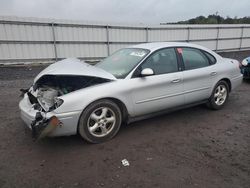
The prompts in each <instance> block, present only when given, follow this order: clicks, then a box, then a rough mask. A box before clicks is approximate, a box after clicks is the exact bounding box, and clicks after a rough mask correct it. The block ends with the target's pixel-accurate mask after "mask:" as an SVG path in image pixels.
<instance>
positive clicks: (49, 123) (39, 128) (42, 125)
mask: <svg viewBox="0 0 250 188" xmlns="http://www.w3.org/2000/svg"><path fill="white" fill-rule="evenodd" d="M60 123H61V122H60V121H59V119H58V118H57V117H56V116H52V117H51V118H49V119H46V118H44V117H43V116H42V114H41V113H40V112H37V113H36V117H35V120H34V121H33V122H32V123H31V129H32V137H33V138H34V139H35V140H38V139H41V138H44V137H46V136H47V135H49V134H50V133H51V132H53V131H54V130H55V129H56V128H57V126H59V125H60Z"/></svg>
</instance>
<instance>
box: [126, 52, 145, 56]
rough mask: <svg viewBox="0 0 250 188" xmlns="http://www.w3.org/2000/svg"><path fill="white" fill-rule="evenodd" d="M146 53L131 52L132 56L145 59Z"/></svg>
mask: <svg viewBox="0 0 250 188" xmlns="http://www.w3.org/2000/svg"><path fill="white" fill-rule="evenodd" d="M145 54H146V53H145V52H144V51H138V52H131V53H130V55H133V56H138V57H143V56H144V55H145Z"/></svg>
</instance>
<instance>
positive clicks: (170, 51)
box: [140, 48, 178, 75]
mask: <svg viewBox="0 0 250 188" xmlns="http://www.w3.org/2000/svg"><path fill="white" fill-rule="evenodd" d="M145 68H151V69H152V70H153V71H154V74H155V75H159V74H165V73H171V72H177V71H178V63H177V57H176V53H175V50H174V48H166V49H161V50H159V51H157V52H155V53H153V54H152V55H151V56H150V57H149V58H148V59H146V61H145V62H144V63H143V64H142V65H141V66H140V70H143V69H145Z"/></svg>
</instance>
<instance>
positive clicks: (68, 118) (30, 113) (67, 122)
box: [19, 94, 81, 136]
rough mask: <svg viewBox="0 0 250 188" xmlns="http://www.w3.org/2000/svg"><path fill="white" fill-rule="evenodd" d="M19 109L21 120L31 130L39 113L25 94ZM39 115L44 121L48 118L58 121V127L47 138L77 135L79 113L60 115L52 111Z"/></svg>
mask: <svg viewBox="0 0 250 188" xmlns="http://www.w3.org/2000/svg"><path fill="white" fill-rule="evenodd" d="M19 108H20V111H21V118H22V120H23V121H24V122H25V124H26V125H27V126H28V127H29V128H30V129H32V126H31V125H32V123H33V122H34V121H35V119H36V114H37V113H38V112H40V111H38V110H35V109H34V107H33V105H32V104H31V103H30V100H29V98H28V95H27V94H25V95H24V97H23V99H22V100H21V101H20V103H19ZM40 113H41V115H42V116H43V118H44V119H47V120H49V119H50V118H52V117H53V116H55V117H57V118H58V120H59V121H60V126H57V127H56V128H55V129H54V130H53V131H52V132H50V133H49V134H48V135H47V136H69V135H74V134H76V133H77V126H78V120H79V117H80V115H81V111H74V112H65V113H60V114H59V113H56V112H54V111H52V112H48V113H44V112H40Z"/></svg>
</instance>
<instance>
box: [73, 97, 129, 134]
mask: <svg viewBox="0 0 250 188" xmlns="http://www.w3.org/2000/svg"><path fill="white" fill-rule="evenodd" d="M101 100H110V101H112V102H114V103H115V104H117V105H118V107H119V108H120V110H121V113H122V123H125V122H127V120H128V110H127V107H126V105H125V104H124V102H122V101H121V100H119V99H117V98H114V97H104V98H100V99H97V100H95V101H92V102H91V103H89V104H88V105H87V106H86V107H85V108H84V109H83V110H82V112H81V115H82V113H83V112H84V110H85V109H86V108H87V107H88V106H90V105H91V104H93V103H94V102H97V101H101ZM81 115H80V117H79V119H78V123H77V133H78V129H79V122H80V118H81Z"/></svg>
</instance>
